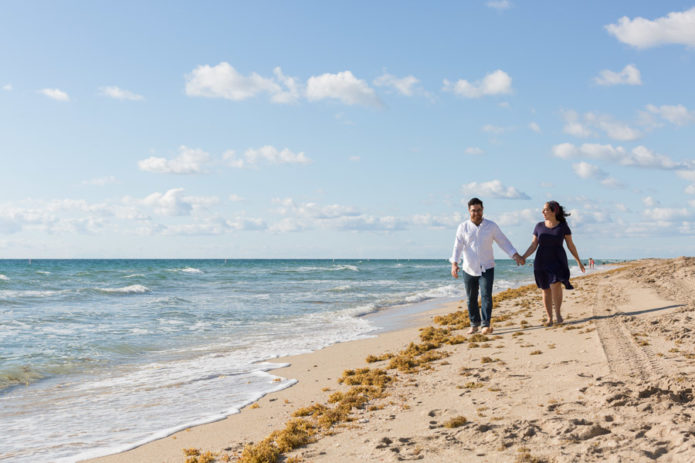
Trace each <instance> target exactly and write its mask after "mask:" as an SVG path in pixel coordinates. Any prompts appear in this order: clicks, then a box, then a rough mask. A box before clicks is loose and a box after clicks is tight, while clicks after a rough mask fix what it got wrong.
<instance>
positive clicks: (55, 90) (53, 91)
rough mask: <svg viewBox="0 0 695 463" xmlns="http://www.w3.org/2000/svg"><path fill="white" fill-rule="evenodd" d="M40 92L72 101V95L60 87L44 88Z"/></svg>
mask: <svg viewBox="0 0 695 463" xmlns="http://www.w3.org/2000/svg"><path fill="white" fill-rule="evenodd" d="M39 93H40V94H42V95H45V96H47V97H48V98H51V99H53V100H56V101H70V96H69V95H68V94H67V93H65V92H64V91H62V90H60V89H58V88H43V89H41V90H39Z"/></svg>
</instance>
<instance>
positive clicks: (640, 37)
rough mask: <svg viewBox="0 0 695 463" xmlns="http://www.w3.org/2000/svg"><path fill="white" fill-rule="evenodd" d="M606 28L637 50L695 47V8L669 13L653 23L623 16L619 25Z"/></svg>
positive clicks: (639, 18) (610, 25)
mask: <svg viewBox="0 0 695 463" xmlns="http://www.w3.org/2000/svg"><path fill="white" fill-rule="evenodd" d="M605 28H606V30H607V31H608V32H609V33H610V34H612V35H614V36H615V37H616V38H617V39H618V40H620V41H621V42H623V43H625V44H628V45H632V46H633V47H637V48H649V47H655V46H658V45H663V44H680V45H686V46H689V47H695V8H691V9H689V10H686V11H683V12H673V13H669V14H668V15H667V16H664V17H661V18H658V19H655V20H653V21H652V20H649V19H645V18H641V17H637V18H635V19H630V18H628V17H627V16H623V17H622V18H620V19H619V20H618V23H617V24H609V25H607V26H605Z"/></svg>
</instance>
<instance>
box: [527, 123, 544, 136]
mask: <svg viewBox="0 0 695 463" xmlns="http://www.w3.org/2000/svg"><path fill="white" fill-rule="evenodd" d="M528 128H529V129H531V130H533V131H534V132H536V133H541V127H540V126H539V125H538V124H536V123H535V122H531V123H529V125H528Z"/></svg>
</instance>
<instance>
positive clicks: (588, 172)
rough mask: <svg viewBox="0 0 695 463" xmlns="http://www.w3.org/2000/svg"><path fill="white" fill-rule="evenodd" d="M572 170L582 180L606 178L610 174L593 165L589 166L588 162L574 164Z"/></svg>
mask: <svg viewBox="0 0 695 463" xmlns="http://www.w3.org/2000/svg"><path fill="white" fill-rule="evenodd" d="M572 169H573V170H574V173H575V174H577V175H578V176H579V177H580V178H584V179H586V178H604V177H606V176H607V175H608V174H607V173H606V172H604V171H603V170H601V169H600V168H598V167H596V166H595V165H593V164H589V163H588V162H584V161H582V162H578V163H576V164H572Z"/></svg>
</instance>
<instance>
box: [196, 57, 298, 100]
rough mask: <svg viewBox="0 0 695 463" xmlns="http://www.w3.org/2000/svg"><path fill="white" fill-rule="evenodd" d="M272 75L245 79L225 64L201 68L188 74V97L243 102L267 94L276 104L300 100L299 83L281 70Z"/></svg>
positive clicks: (249, 76)
mask: <svg viewBox="0 0 695 463" xmlns="http://www.w3.org/2000/svg"><path fill="white" fill-rule="evenodd" d="M273 72H274V74H275V78H267V77H262V76H260V75H259V74H257V73H255V72H252V73H251V74H250V75H248V76H245V75H243V74H241V73H240V72H238V71H237V70H236V69H235V68H234V67H233V66H231V65H230V64H229V63H226V62H221V63H220V64H218V65H217V66H209V65H202V66H198V67H197V68H195V69H194V70H193V71H192V72H191V73H190V74H188V75H186V95H188V96H200V97H207V98H225V99H227V100H232V101H242V100H246V99H249V98H252V97H254V96H256V95H258V94H261V93H267V94H269V95H270V96H271V101H273V102H275V103H292V102H295V101H297V99H299V96H300V88H299V84H298V83H297V82H296V80H295V79H293V78H291V77H287V76H285V75H284V74H283V73H282V70H281V69H280V68H279V67H276V68H275V69H274V71H273Z"/></svg>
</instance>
